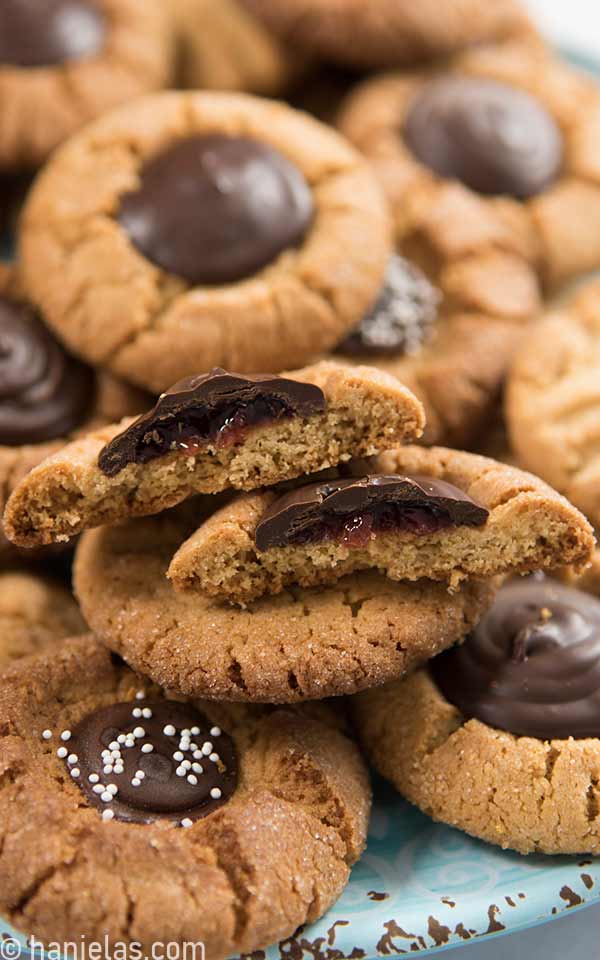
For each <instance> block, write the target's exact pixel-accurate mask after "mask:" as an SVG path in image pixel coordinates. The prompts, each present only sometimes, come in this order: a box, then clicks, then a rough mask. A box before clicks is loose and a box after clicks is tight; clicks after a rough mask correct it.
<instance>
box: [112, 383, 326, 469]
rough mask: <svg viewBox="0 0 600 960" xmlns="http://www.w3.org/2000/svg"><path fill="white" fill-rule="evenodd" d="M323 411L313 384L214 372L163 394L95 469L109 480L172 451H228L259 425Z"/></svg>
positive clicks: (117, 439) (321, 396)
mask: <svg viewBox="0 0 600 960" xmlns="http://www.w3.org/2000/svg"><path fill="white" fill-rule="evenodd" d="M325 409H326V400H325V396H324V394H323V391H322V390H320V389H319V387H316V386H315V385H314V384H312V383H301V382H300V381H299V380H288V379H286V378H284V377H276V376H274V375H273V374H271V373H255V374H248V375H247V376H246V375H242V374H239V373H227V371H226V370H222V369H221V368H220V367H215V368H214V369H213V370H211V372H210V373H203V374H197V375H196V376H193V377H186V379H185V380H180V381H179V382H178V383H176V384H175V385H174V386H172V387H171V388H170V389H169V390H167V392H166V393H163V394H162V396H161V397H160V398H159V400H158V403H157V404H156V406H154V407H153V408H152V410H150V412H149V413H145V414H144V415H143V416H141V417H138V419H137V420H136V421H135V422H134V423H132V424H131V426H130V427H128V428H127V430H125V431H124V432H123V433H120V434H119V435H118V436H116V437H115V438H114V439H113V440H111V442H110V443H108V444H107V445H106V446H105V447H104V449H103V450H101V452H100V456H99V458H98V465H99V467H100V469H101V470H102V472H103V473H105V474H106V475H107V476H109V477H113V476H115V475H116V474H117V473H119V472H120V471H121V470H122V469H123V468H124V467H126V466H127V464H128V463H147V462H148V461H149V460H155V459H156V458H157V457H162V456H164V455H165V454H167V453H171V452H173V451H174V450H179V451H181V452H182V453H187V454H188V455H189V454H193V453H195V452H196V451H197V450H198V449H199V448H200V447H203V446H207V445H208V444H213V445H215V446H217V447H224V446H231V445H233V444H235V443H239V442H240V441H242V440H243V438H244V436H245V434H246V433H247V432H248V430H250V429H251V428H252V427H255V426H258V425H259V424H263V423H269V422H273V421H276V420H281V419H286V418H290V417H296V416H297V417H311V416H314V415H315V414H317V413H322V412H323V411H324V410H325Z"/></svg>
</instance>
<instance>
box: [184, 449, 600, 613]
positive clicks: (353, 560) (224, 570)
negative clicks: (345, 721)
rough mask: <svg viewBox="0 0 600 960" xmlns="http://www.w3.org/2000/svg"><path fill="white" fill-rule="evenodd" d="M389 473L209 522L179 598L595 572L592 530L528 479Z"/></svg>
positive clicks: (451, 468)
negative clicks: (374, 578)
mask: <svg viewBox="0 0 600 960" xmlns="http://www.w3.org/2000/svg"><path fill="white" fill-rule="evenodd" d="M380 460H381V461H382V463H383V465H384V466H385V472H384V473H380V474H369V475H367V476H365V475H364V474H363V475H361V476H359V477H351V478H345V479H344V478H341V479H326V480H322V481H317V482H313V483H310V484H308V485H303V486H299V487H297V488H296V489H294V490H292V491H290V492H287V493H283V494H280V493H277V492H274V491H266V492H259V493H255V494H247V495H245V496H242V497H240V498H238V499H236V500H234V501H232V502H231V503H229V504H226V505H225V506H224V507H223V508H222V509H221V510H219V511H218V512H217V513H215V514H214V515H213V516H211V517H210V518H209V519H208V520H207V521H206V523H204V524H202V525H201V526H200V527H198V529H197V530H196V531H195V532H194V533H193V534H192V536H191V537H190V538H189V540H187V541H186V542H185V543H183V544H182V546H181V547H180V548H179V550H178V551H177V553H176V554H175V556H174V557H173V560H172V561H171V564H170V566H169V570H168V576H169V578H170V579H171V580H172V581H173V585H174V586H175V588H176V589H178V590H181V591H190V590H191V591H199V592H204V593H207V594H209V595H210V596H214V597H218V598H224V599H227V600H229V601H232V602H234V603H241V604H245V603H247V602H249V601H252V600H254V599H256V598H257V597H261V596H264V595H265V594H277V593H280V592H281V591H282V590H283V589H284V588H285V587H286V586H288V585H290V584H300V585H301V586H303V587H308V586H315V585H317V584H321V583H332V582H335V581H336V580H339V579H340V578H341V577H343V576H346V575H348V574H351V573H355V572H357V571H360V570H369V569H375V570H378V571H379V572H380V573H382V574H385V576H387V577H389V578H390V579H392V580H409V581H415V580H419V579H421V578H427V579H430V580H441V581H444V582H447V583H448V586H449V588H450V589H456V587H457V585H458V584H459V583H461V582H462V581H463V580H465V579H467V578H469V577H491V576H498V575H500V574H507V573H528V572H532V571H534V570H538V569H541V568H544V569H552V568H553V567H555V566H556V565H557V564H558V563H562V562H563V561H564V558H565V557H569V559H568V560H566V561H565V562H567V563H571V562H572V561H574V563H575V566H576V567H578V568H579V569H582V568H583V567H584V566H585V564H586V563H588V562H589V560H590V557H591V553H592V549H593V546H594V538H593V534H592V531H591V529H590V527H589V525H588V524H587V522H586V521H585V518H584V517H583V516H582V515H581V514H580V513H579V512H578V511H577V510H575V509H574V508H573V507H572V506H571V505H570V504H568V503H567V502H566V501H565V500H564V499H563V498H562V497H559V496H558V495H557V494H556V493H554V491H553V490H551V489H550V488H549V487H547V486H546V485H545V484H544V483H542V482H541V481H539V480H537V478H535V477H532V476H530V475H529V474H525V473H522V472H521V471H519V470H514V469H512V468H510V467H507V466H504V465H503V464H500V463H496V462H494V461H493V460H486V459H484V458H483V457H477V456H474V455H473V454H468V453H457V452H455V451H451V450H444V449H440V448H433V449H429V450H424V449H422V448H416V449H414V448H410V447H407V448H404V449H400V450H399V451H398V452H397V453H387V454H384V455H383V456H382V457H381V458H380Z"/></svg>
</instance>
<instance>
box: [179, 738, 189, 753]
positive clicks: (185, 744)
mask: <svg viewBox="0 0 600 960" xmlns="http://www.w3.org/2000/svg"><path fill="white" fill-rule="evenodd" d="M191 748H192V743H191V741H190V740H180V741H179V749H180V750H184V751H187V750H191Z"/></svg>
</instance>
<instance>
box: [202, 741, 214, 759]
mask: <svg viewBox="0 0 600 960" xmlns="http://www.w3.org/2000/svg"><path fill="white" fill-rule="evenodd" d="M212 749H213V745H212V743H211V742H210V740H207V741H206V742H205V743H203V744H202V753H203V754H204V756H205V757H208V756H209V755H210V754H211V753H212Z"/></svg>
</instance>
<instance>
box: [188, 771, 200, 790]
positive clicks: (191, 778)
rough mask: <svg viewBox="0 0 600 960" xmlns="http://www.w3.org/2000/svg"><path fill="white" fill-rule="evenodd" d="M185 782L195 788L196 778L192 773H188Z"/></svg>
mask: <svg viewBox="0 0 600 960" xmlns="http://www.w3.org/2000/svg"><path fill="white" fill-rule="evenodd" d="M187 782H188V783H191V785H192V786H193V787H195V786H196V784H197V783H198V777H196V776H194V774H193V773H190V774H189V776H188V778H187Z"/></svg>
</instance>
